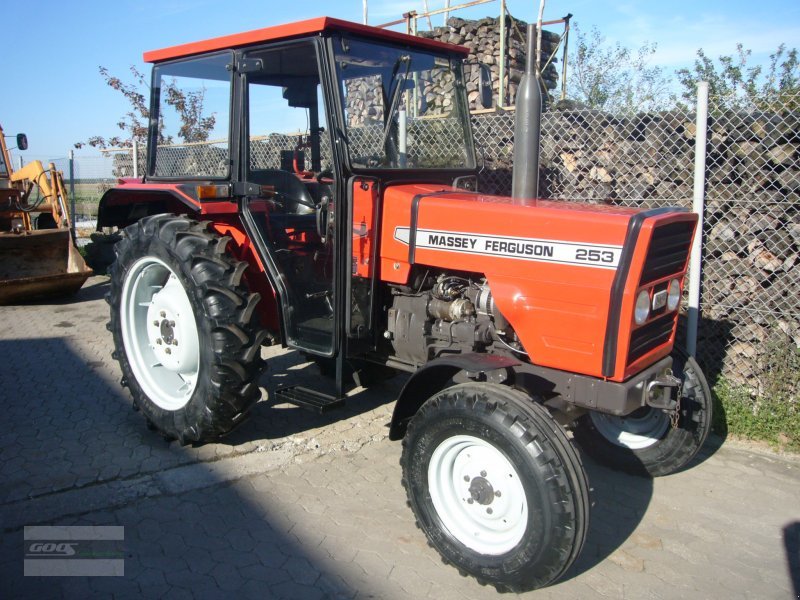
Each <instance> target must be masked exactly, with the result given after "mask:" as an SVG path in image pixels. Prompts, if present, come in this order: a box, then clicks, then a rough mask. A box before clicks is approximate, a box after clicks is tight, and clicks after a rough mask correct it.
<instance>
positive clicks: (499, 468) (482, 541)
mask: <svg viewBox="0 0 800 600" xmlns="http://www.w3.org/2000/svg"><path fill="white" fill-rule="evenodd" d="M401 463H402V466H403V485H404V486H405V488H406V492H407V494H408V499H409V503H410V505H411V508H412V509H413V511H414V514H415V516H416V518H417V525H418V526H419V527H420V528H421V529H422V530H423V531H424V532H425V535H426V536H427V537H428V541H429V542H430V544H431V545H432V546H434V547H435V548H436V549H437V550H438V551H439V552H440V553H441V555H442V557H443V558H444V559H445V561H447V562H450V563H453V564H454V565H455V566H456V567H457V568H458V569H459V571H460V572H461V573H462V574H463V575H467V574H469V575H472V576H474V577H475V578H477V579H478V581H479V582H481V583H484V584H492V585H494V586H496V587H497V588H498V590H500V591H516V592H521V591H525V590H530V589H535V588H538V587H543V586H545V585H548V584H550V583H552V582H553V581H555V580H556V579H558V578H559V577H560V576H562V575H563V574H564V572H565V571H566V570H567V569H568V568H569V566H570V565H571V564H572V563H573V561H574V560H575V558H576V557H577V556H578V554H579V553H580V550H581V547H582V545H583V541H584V538H585V536H586V531H587V526H588V511H589V501H588V484H587V481H586V474H585V472H584V470H583V466H582V465H581V462H580V459H579V457H578V454H577V452H576V451H575V449H574V448H573V447H572V445H571V443H570V441H569V439H568V438H567V437H566V434H565V433H564V431H563V429H562V428H561V427H560V426H559V425H558V424H557V423H556V422H555V421H554V420H553V419H552V417H551V416H550V415H549V413H548V412H547V410H546V409H545V408H544V407H542V406H541V405H539V404H536V403H534V402H533V400H532V399H531V398H530V397H529V396H527V395H526V394H524V393H522V392H520V391H517V390H513V389H510V388H507V387H505V386H500V385H492V384H475V383H466V384H461V385H456V386H453V387H450V388H447V389H445V390H443V391H442V392H439V393H438V394H437V395H435V396H434V397H432V398H431V399H429V400H428V401H427V402H426V403H425V404H424V405H423V406H422V408H420V410H419V412H417V414H416V415H415V416H414V418H413V419H412V421H411V423H410V425H409V428H408V432H407V434H406V437H405V439H404V440H403V456H402V459H401Z"/></svg>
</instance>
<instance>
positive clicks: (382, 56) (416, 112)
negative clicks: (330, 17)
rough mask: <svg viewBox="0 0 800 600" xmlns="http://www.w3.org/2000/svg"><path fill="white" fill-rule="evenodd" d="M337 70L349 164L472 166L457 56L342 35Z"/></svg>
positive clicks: (377, 166)
mask: <svg viewBox="0 0 800 600" xmlns="http://www.w3.org/2000/svg"><path fill="white" fill-rule="evenodd" d="M336 70H337V75H338V78H339V79H338V80H339V85H340V89H341V92H342V101H343V104H344V112H345V125H346V128H347V141H348V146H349V151H350V162H351V164H352V166H353V167H355V168H383V169H386V168H389V169H405V168H410V169H463V168H472V167H473V166H474V164H475V161H474V158H473V151H472V148H471V146H470V141H469V137H468V133H467V128H468V127H469V125H468V123H469V118H468V114H467V111H466V103H465V100H464V98H465V96H464V87H463V83H462V79H461V71H460V69H459V63H458V61H457V60H455V59H451V58H449V57H447V56H440V55H435V54H430V53H427V52H420V51H417V50H409V49H407V48H398V47H392V46H387V45H383V44H379V43H374V42H365V41H361V40H350V39H343V40H340V43H338V44H337V52H336Z"/></svg>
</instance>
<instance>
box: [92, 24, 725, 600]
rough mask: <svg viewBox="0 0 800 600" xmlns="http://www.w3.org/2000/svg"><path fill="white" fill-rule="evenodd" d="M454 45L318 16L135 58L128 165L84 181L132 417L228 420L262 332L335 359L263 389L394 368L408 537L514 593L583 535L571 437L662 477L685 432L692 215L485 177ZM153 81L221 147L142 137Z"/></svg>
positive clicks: (690, 434)
mask: <svg viewBox="0 0 800 600" xmlns="http://www.w3.org/2000/svg"><path fill="white" fill-rule="evenodd" d="M466 54H467V50H466V49H465V48H462V47H459V46H453V45H449V44H443V43H439V42H436V41H432V40H427V39H422V38H417V37H411V36H407V35H403V34H400V33H396V32H392V31H386V30H382V29H376V28H372V27H367V26H363V25H358V24H354V23H349V22H345V21H340V20H337V19H331V18H318V19H312V20H308V21H303V22H298V23H293V24H290V25H284V26H279V27H269V28H266V29H259V30H255V31H249V32H246V33H241V34H237V35H230V36H226V37H220V38H215V39H210V40H205V41H201V42H197V43H192V44H185V45H181V46H175V47H171V48H166V49H163V50H157V51H153V52H148V53H146V54H145V55H144V58H145V60H146V61H148V62H152V63H154V67H153V79H152V94H153V97H152V101H151V107H152V115H151V120H150V139H149V144H148V158H147V168H146V174H145V175H144V177H143V178H142V179H141V180H126V181H124V182H122V183H121V185H119V186H118V187H116V188H114V189H112V190H110V191H108V192H107V193H106V194H105V195H104V197H103V199H102V201H101V205H100V214H99V223H98V226H99V227H101V228H103V227H118V228H120V229H121V230H123V231H122V233H121V236H120V238H121V239H120V241H119V242H118V243H117V244H116V246H115V253H116V261H115V262H114V264H113V266H112V267H111V288H110V294H109V302H110V305H111V322H110V324H109V329H110V330H111V332H112V334H113V336H114V344H115V348H116V349H115V352H114V356H115V358H116V359H117V360H118V361H119V363H120V367H121V370H122V372H123V380H122V382H123V385H125V386H127V387H128V388H129V390H130V393H131V395H132V397H133V402H134V405H135V406H136V407H138V408H139V409H140V410H141V411H142V413H144V415H145V417H146V418H147V420H148V422H149V423H150V424H151V425H152V426H154V427H155V428H157V429H158V430H160V431H161V432H162V433H163V434H164V435H166V436H168V437H171V438H175V439H177V440H179V441H180V442H181V443H189V442H198V441H204V440H210V439H215V438H218V437H219V436H221V435H223V434H225V433H227V432H229V431H230V430H231V429H233V428H234V427H235V426H236V425H237V423H239V422H240V421H241V420H242V418H243V417H244V416H245V414H246V413H247V411H248V409H249V408H250V407H251V406H252V405H253V404H254V403H255V402H256V401H257V400H258V399H259V398H260V397H261V392H260V389H259V386H258V383H257V382H258V379H259V376H260V375H261V373H262V371H263V370H264V369H265V367H266V365H265V364H264V361H263V360H262V358H261V347H262V345H265V344H270V343H279V344H281V345H283V346H287V347H290V348H295V349H297V350H299V351H301V352H304V353H306V354H307V355H309V356H311V357H313V358H314V359H315V360H317V361H318V362H319V363H320V364H322V365H323V366H326V367H327V369H328V370H329V371H330V372H331V373H332V374H333V375H334V376H335V382H336V387H335V392H333V393H330V394H326V393H321V392H320V391H318V390H312V389H309V388H305V387H298V386H294V387H284V388H280V389H278V390H277V391H276V396H277V398H278V399H279V400H281V401H285V402H291V403H295V404H298V405H302V406H307V407H312V408H315V409H317V410H325V409H328V408H332V407H334V406H336V405H338V404H341V402H342V401H343V398H344V391H345V387H346V385H347V384H349V383H352V379H353V375H355V378H356V381H361V379H360V378H361V377H365V378H366V376H368V375H370V374H375V373H378V372H385V371H388V370H393V371H404V372H406V373H408V374H409V375H410V376H409V378H408V381H407V383H406V384H405V387H404V388H403V390H402V393H401V394H400V397H399V398H398V399H397V402H396V406H395V409H394V416H393V419H392V423H391V438H392V439H402V440H403V453H402V469H403V484H404V485H405V488H406V491H407V493H408V498H409V501H410V505H411V508H412V509H413V511H414V513H415V516H416V518H417V522H418V524H419V526H420V528H421V529H422V530H423V531H424V533H425V535H426V536H427V537H428V540H429V541H430V543H431V544H432V545H433V546H434V547H435V548H436V549H437V550H438V551H439V552H440V553H441V554H442V556H443V557H444V558H445V559H446V560H447V561H449V562H451V563H453V564H454V565H455V566H456V567H457V568H459V569H460V570H461V571H462V572H467V573H469V574H471V575H473V576H475V577H476V578H477V579H478V580H479V581H481V582H483V583H489V584H493V585H495V586H497V587H498V589H504V590H514V591H519V590H527V589H532V588H536V587H541V586H544V585H547V584H549V583H551V582H553V581H554V580H556V579H557V578H559V577H560V576H561V575H563V574H564V572H565V571H566V570H567V568H568V567H569V566H570V565H571V564H572V563H573V561H574V560H575V558H576V557H577V555H578V554H579V552H580V550H581V547H582V545H583V542H584V538H585V536H586V531H587V525H588V516H589V515H588V512H589V492H588V486H587V480H586V475H585V472H584V469H583V466H582V464H581V459H580V458H579V455H578V453H577V452H576V450H575V448H574V446H573V442H572V439H574V440H575V441H576V442H577V443H578V444H580V445H581V446H582V447H583V448H584V449H585V451H586V452H587V453H588V454H590V455H592V456H594V457H596V458H597V459H598V460H600V461H602V462H604V463H606V464H608V465H611V466H612V467H616V468H620V469H625V470H628V471H635V472H639V473H644V474H649V475H663V474H667V473H672V472H674V471H676V470H678V469H681V468H683V467H684V466H685V465H686V464H687V463H688V462H689V461H690V459H691V458H692V457H693V456H694V455H695V454H696V453H697V451H698V450H699V448H700V446H701V445H702V444H703V442H704V440H705V438H706V436H707V434H708V431H709V428H710V421H711V395H710V391H709V388H708V385H707V383H706V380H705V378H704V376H703V374H702V372H701V370H700V369H699V368H698V366H697V364H696V363H695V361H694V360H693V359H692V358H690V357H687V356H686V355H685V354H683V353H681V352H679V351H676V350H675V349H674V348H673V346H674V340H675V332H676V326H677V322H678V309H679V305H680V299H681V293H682V290H683V282H684V276H685V274H686V269H687V261H688V255H689V248H690V246H691V244H692V238H693V235H694V230H695V226H696V223H697V216H696V215H695V214H692V213H689V212H685V211H683V210H680V209H671V208H670V209H658V210H637V209H632V208H620V207H614V206H605V205H585V204H579V203H574V202H559V201H549V200H541V199H536V198H535V197H530V196H531V194H530V193H529V192H527V193H526V192H520V193H519V194H515V195H514V197H499V196H489V195H484V194H481V193H480V192H479V191H477V172H478V169H477V161H476V158H475V150H474V142H473V138H472V133H471V130H470V115H469V112H468V105H467V92H466V84H465V81H464V76H463V72H462V63H463V62H464V58H465V56H466ZM176 87H177V89H181V90H182V91H183V92H184V94H183V96H182V97H183V98H184V99H186V98H192V97H202V98H203V100H204V102H205V105H206V107H207V108H208V109H211V110H213V113H212V115H213V117H211V118H214V119H215V123H216V125H215V129H214V132H215V133H214V135H215V136H216V137H217V138H218V139H217V140H216V141H213V140H212V141H208V142H206V143H201V144H198V143H192V144H184V145H174V144H173V145H170V144H165V143H163V140H164V139H165V136H166V134H167V133H169V126H170V123H169V119H170V115H171V111H172V110H173V109H174V102H175V101H176V96H175V95H174V94H172V93H171V92H170V91H169V90H172V89H175V88H176ZM485 91H486V90H485V89H484V90H482V91H481V96H482V97H485ZM518 112H520V113H521V114H525V113H524V111H519V110H518ZM184 125H186V124H184ZM290 130H295V131H298V134H295V135H288V134H286V132H287V131H290ZM276 131H280V132H283V133H281V134H278V133H272V132H276ZM517 131H518V136H520V138H523V137H524V136H525V135H526V133H525V132H526V131H527V128H526V127H524V126H523V127H522V128H518V130H517ZM520 131H522V133H519V132H520ZM212 142H213V143H212ZM529 142H530V140H527V139H517V145H518V146H520V147H524V146H525V145H526V144H527V145H528V146H530V143H529ZM537 169H538V166H537V165H536V164H525V162H524V161H522V162H519V161H518V162H517V163H516V164H515V175H516V173H523V174H527V176H528V178H529V179H530V178H531V174H533V175H535V174H536V173H537ZM534 179H535V177H534ZM534 196H535V194H534ZM331 387H333V386H331ZM568 430H572V431H573V436H574V437H573V438H571V437H570V436H568V434H567V431H568Z"/></svg>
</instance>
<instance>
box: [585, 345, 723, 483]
mask: <svg viewBox="0 0 800 600" xmlns="http://www.w3.org/2000/svg"><path fill="white" fill-rule="evenodd" d="M672 358H673V369H674V370H675V373H676V374H677V375H678V376H679V377H680V379H681V380H682V385H681V398H680V406H679V410H678V415H677V422H674V423H673V419H672V418H671V416H670V415H669V414H667V413H665V412H664V411H663V410H660V409H657V408H652V407H649V406H646V407H642V408H640V409H638V410H636V411H634V412H633V413H631V414H630V415H627V416H625V417H617V416H613V415H607V414H603V413H599V412H594V411H592V412H589V413H588V414H586V415H584V416H582V417H581V418H580V419H578V421H577V422H576V427H575V441H576V442H577V443H578V444H579V445H580V446H581V448H582V449H583V450H584V451H585V452H586V453H587V454H588V455H589V456H591V457H592V458H595V459H596V460H597V461H598V462H601V463H603V464H605V465H606V466H608V467H611V468H612V469H618V470H621V471H626V472H628V473H633V474H636V475H647V476H650V477H660V476H662V475H669V474H671V473H674V472H676V471H679V470H680V469H682V468H683V467H685V466H686V465H687V464H688V463H689V461H690V460H692V458H694V457H695V455H696V454H697V453H698V452H699V451H700V448H701V447H702V446H703V444H704V443H705V441H706V438H707V437H708V434H709V432H710V431H711V410H712V400H711V388H710V387H709V385H708V382H707V381H706V378H705V375H703V371H702V370H701V369H700V366H699V365H698V364H697V362H696V361H695V360H694V358H692V357H691V356H688V355H686V354H685V353H684V352H682V351H678V350H676V351H675V352H673V356H672Z"/></svg>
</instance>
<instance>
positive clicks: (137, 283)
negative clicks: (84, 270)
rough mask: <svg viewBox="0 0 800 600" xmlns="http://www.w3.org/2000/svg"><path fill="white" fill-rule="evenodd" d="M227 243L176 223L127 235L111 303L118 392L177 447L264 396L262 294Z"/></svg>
mask: <svg viewBox="0 0 800 600" xmlns="http://www.w3.org/2000/svg"><path fill="white" fill-rule="evenodd" d="M228 241H229V239H228V238H226V237H222V236H219V235H217V234H216V233H213V232H211V231H208V224H207V223H198V222H197V221H192V220H190V219H186V218H183V217H175V216H173V215H157V216H153V217H146V218H144V219H142V220H141V221H139V222H138V223H136V224H134V225H131V226H130V227H128V228H127V229H125V232H124V234H123V235H122V238H121V240H120V242H119V243H118V244H117V246H116V253H117V259H116V262H114V264H113V265H112V267H111V282H110V291H109V295H108V301H109V304H110V305H111V321H110V323H109V329H110V330H111V332H112V334H113V336H114V346H115V351H114V357H115V358H116V359H117V360H118V361H119V364H120V368H121V370H122V374H123V384H124V385H127V386H128V388H129V389H130V392H131V395H132V396H133V402H134V406H135V407H137V408H140V409H141V411H142V412H143V413H144V415H145V417H146V418H147V420H148V424H151V425H152V426H154V427H155V428H156V429H158V430H159V431H161V432H162V433H163V434H164V435H165V436H166V437H168V438H171V439H178V440H179V441H180V442H181V443H186V442H192V441H205V440H210V439H214V438H216V437H218V436H220V435H222V434H224V433H227V432H228V431H230V430H231V429H232V428H233V427H234V425H236V423H238V422H239V421H240V420H241V419H242V416H243V415H244V414H245V412H246V411H247V410H248V409H249V408H250V406H251V405H252V404H253V403H255V402H256V401H257V400H258V399H259V398H260V396H261V392H260V389H259V387H258V384H257V379H258V376H259V374H260V372H261V370H262V368H263V362H262V360H261V356H260V349H261V342H262V341H263V339H264V337H265V336H266V333H265V332H263V331H260V330H259V328H258V326H257V315H256V314H255V307H256V304H257V303H258V300H259V295H258V294H251V293H249V292H248V290H247V288H246V287H245V285H244V282H243V281H242V273H243V271H244V267H245V266H246V265H245V263H241V262H239V261H237V260H235V259H233V258H232V257H230V256H229V255H228V254H227V253H226V246H227V244H228Z"/></svg>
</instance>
